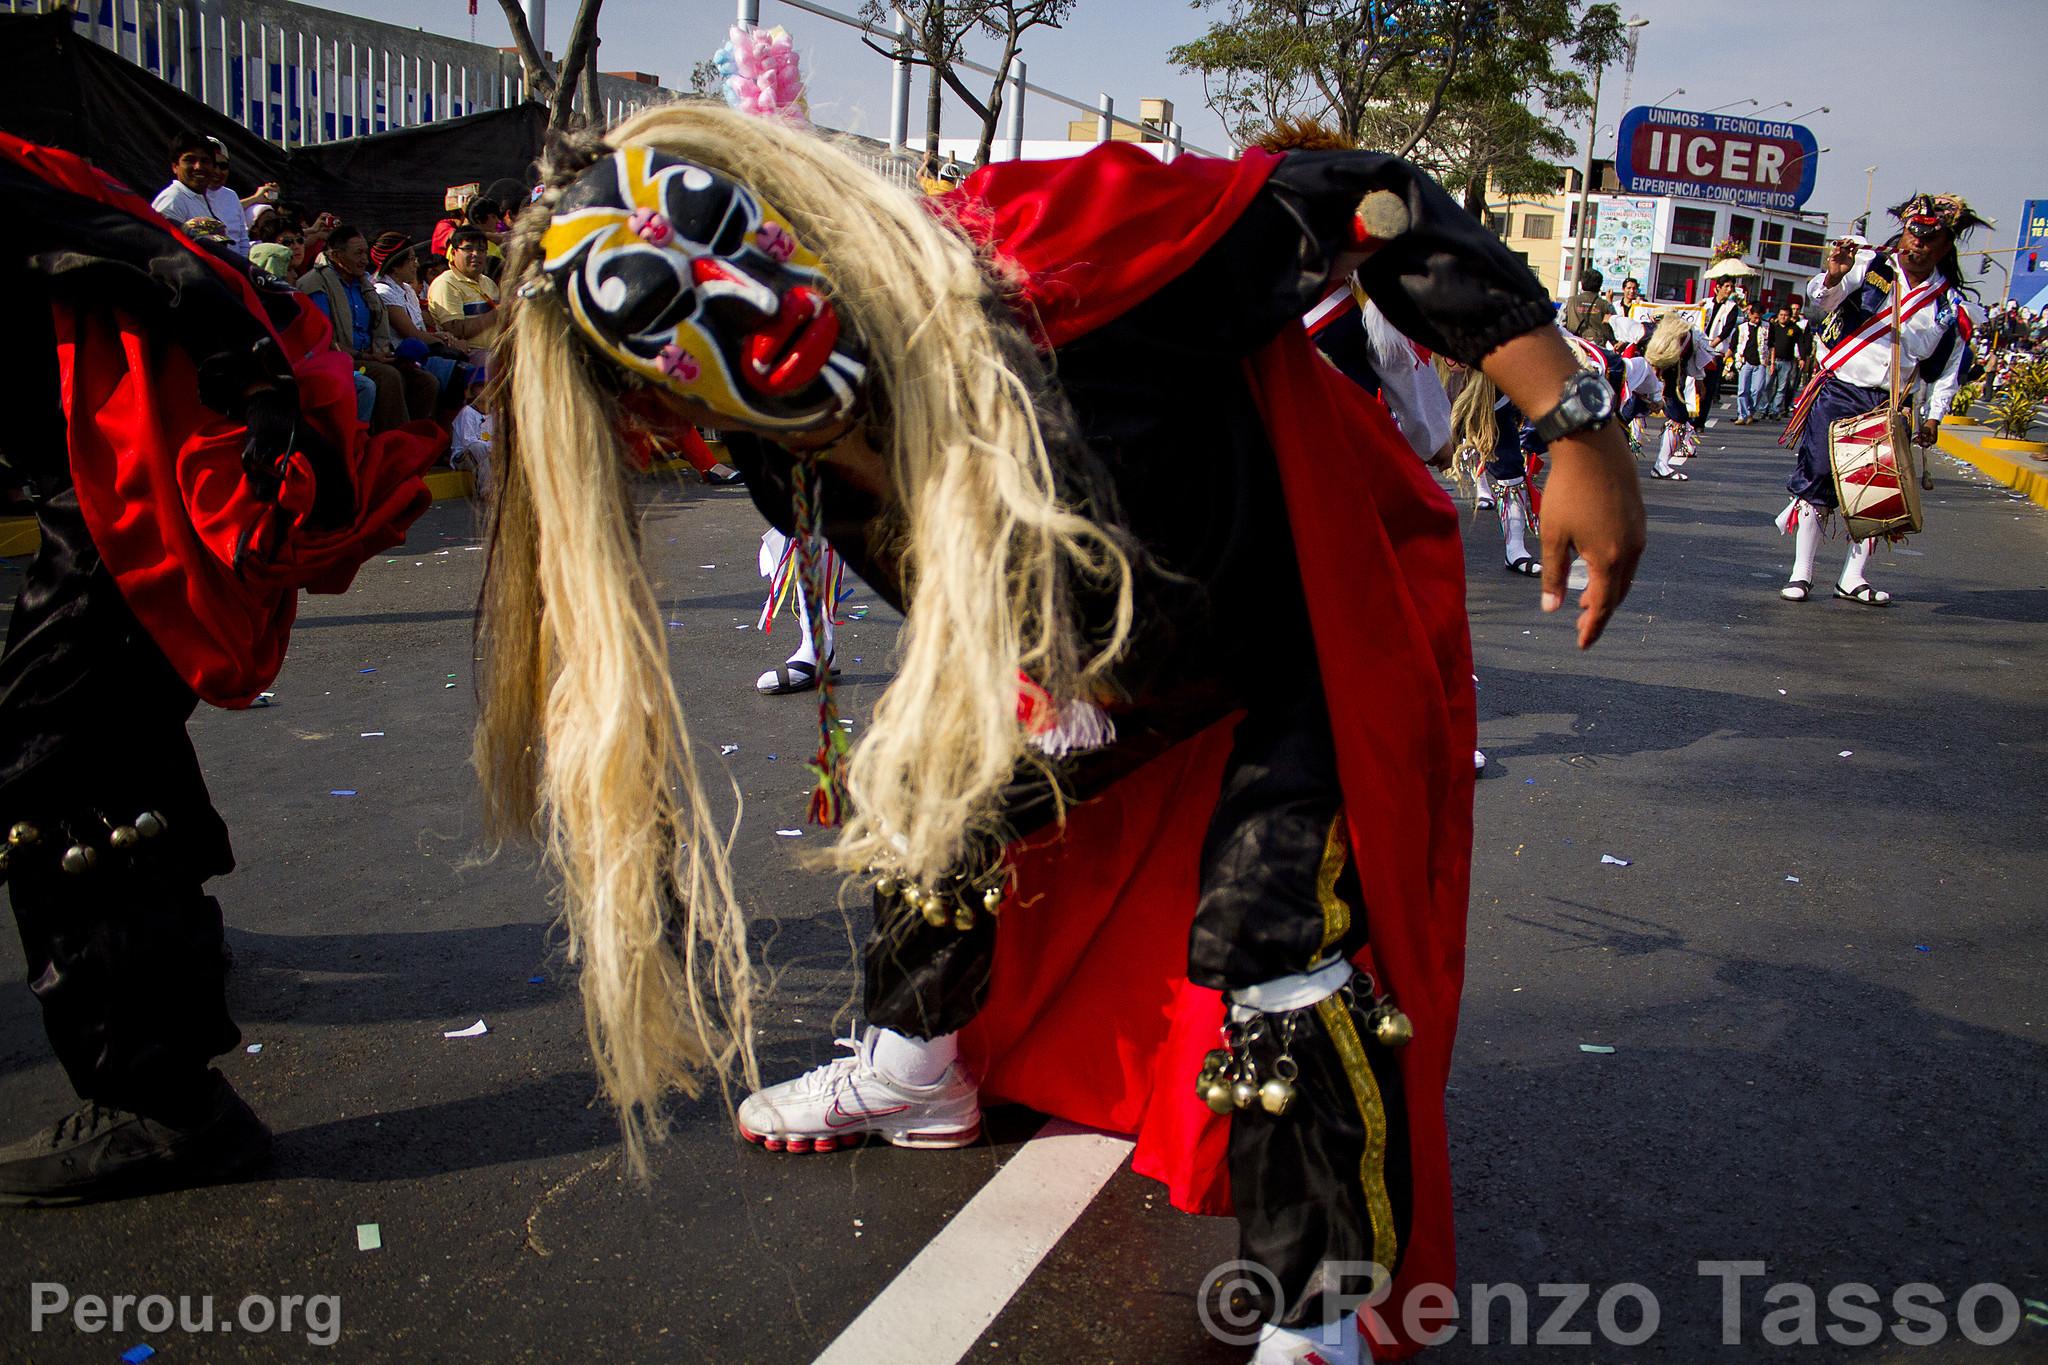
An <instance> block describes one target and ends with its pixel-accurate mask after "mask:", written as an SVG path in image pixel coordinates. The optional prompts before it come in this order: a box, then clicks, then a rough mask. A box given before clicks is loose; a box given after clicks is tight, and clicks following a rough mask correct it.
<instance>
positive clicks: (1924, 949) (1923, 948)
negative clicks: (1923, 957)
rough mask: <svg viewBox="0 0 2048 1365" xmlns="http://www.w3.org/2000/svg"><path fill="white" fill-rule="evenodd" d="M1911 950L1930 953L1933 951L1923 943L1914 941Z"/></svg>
mask: <svg viewBox="0 0 2048 1365" xmlns="http://www.w3.org/2000/svg"><path fill="white" fill-rule="evenodd" d="M1913 951H1914V952H1916V953H1931V952H1933V951H1934V949H1932V948H1930V947H1928V946H1927V945H1926V944H1924V943H1916V944H1914V945H1913Z"/></svg>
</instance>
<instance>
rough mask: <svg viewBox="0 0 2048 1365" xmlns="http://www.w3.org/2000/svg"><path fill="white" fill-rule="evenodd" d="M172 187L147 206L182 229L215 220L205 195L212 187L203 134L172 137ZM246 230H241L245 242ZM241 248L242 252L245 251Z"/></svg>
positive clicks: (183, 130)
mask: <svg viewBox="0 0 2048 1365" xmlns="http://www.w3.org/2000/svg"><path fill="white" fill-rule="evenodd" d="M170 161H171V183H170V184H168V185H166V186H164V187H163V188H162V189H160V190H158V191H157V193H156V198H154V199H152V200H150V201H149V206H150V207H151V208H153V209H155V210H156V211H157V212H158V213H161V214H162V215H163V216H164V217H166V218H168V219H169V220H170V221H171V224H172V226H174V227H180V228H182V227H184V226H185V224H186V223H187V222H189V221H191V220H192V219H194V218H217V217H219V215H218V214H216V213H215V212H214V211H213V205H212V204H210V203H208V202H207V198H206V192H207V190H209V189H211V188H212V187H213V164H214V163H213V144H212V142H211V141H209V140H208V139H207V137H206V135H205V134H204V133H196V132H194V131H192V130H191V129H190V128H181V129H179V130H178V131H177V132H176V133H173V134H172V135H171V147H170ZM247 233H248V229H247V228H246V227H245V228H244V229H243V238H244V242H245V243H246V241H247ZM247 249H248V248H247V246H246V245H244V247H243V250H245V251H246V250H247Z"/></svg>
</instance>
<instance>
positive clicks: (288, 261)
mask: <svg viewBox="0 0 2048 1365" xmlns="http://www.w3.org/2000/svg"><path fill="white" fill-rule="evenodd" d="M304 241H305V238H303V237H301V236H300V235H299V230H298V227H297V226H296V225H295V224H294V222H293V221H292V220H291V219H289V218H287V217H285V215H284V214H282V213H279V212H278V211H276V210H275V209H273V210H271V211H270V212H269V213H265V214H262V215H260V216H259V217H258V218H257V219H256V221H255V222H253V223H251V224H250V225H249V264H250V265H253V266H255V267H256V268H257V269H258V270H260V271H262V272H263V273H264V274H266V275H269V276H272V277H273V278H276V279H280V280H285V281H287V282H289V281H291V280H295V279H297V278H298V277H299V275H300V274H301V273H302V272H300V271H297V270H295V269H293V260H292V256H293V248H295V247H297V246H299V245H301V244H302V243H303V242H304Z"/></svg>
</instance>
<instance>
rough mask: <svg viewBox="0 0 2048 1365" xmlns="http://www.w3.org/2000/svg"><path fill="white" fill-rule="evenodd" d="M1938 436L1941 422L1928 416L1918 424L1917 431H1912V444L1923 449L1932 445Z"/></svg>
mask: <svg viewBox="0 0 2048 1365" xmlns="http://www.w3.org/2000/svg"><path fill="white" fill-rule="evenodd" d="M1940 436H1941V424H1940V423H1938V422H1936V421H1935V420H1934V419H1933V418H1931V417H1930V418H1928V419H1927V420H1926V421H1924V422H1922V423H1921V424H1920V429H1919V430H1918V431H1916V432H1914V433H1913V444H1914V445H1916V446H1919V447H1920V448H1921V449H1922V450H1925V449H1927V447H1929V446H1931V445H1933V444H1934V443H1935V441H1936V440H1938V439H1939V438H1940Z"/></svg>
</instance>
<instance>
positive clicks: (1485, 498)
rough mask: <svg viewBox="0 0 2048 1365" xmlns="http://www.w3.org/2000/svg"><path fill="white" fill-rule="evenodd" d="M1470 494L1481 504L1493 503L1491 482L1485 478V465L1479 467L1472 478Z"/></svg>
mask: <svg viewBox="0 0 2048 1365" xmlns="http://www.w3.org/2000/svg"><path fill="white" fill-rule="evenodd" d="M1472 492H1473V495H1474V496H1475V497H1477V498H1478V499H1479V500H1480V501H1482V502H1492V501H1493V496H1494V494H1493V480H1492V479H1490V478H1488V477H1487V474H1486V466H1485V465H1481V466H1479V470H1478V472H1477V473H1475V474H1473V476H1472Z"/></svg>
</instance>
